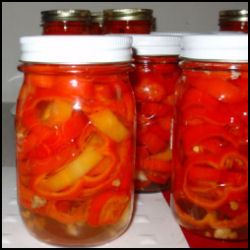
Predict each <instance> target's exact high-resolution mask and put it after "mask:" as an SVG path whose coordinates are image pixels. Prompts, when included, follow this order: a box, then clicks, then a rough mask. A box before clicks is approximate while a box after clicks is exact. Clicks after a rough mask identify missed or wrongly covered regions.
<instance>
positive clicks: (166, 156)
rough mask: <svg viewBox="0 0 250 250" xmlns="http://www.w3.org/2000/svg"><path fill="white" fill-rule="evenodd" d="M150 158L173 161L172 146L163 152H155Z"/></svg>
mask: <svg viewBox="0 0 250 250" xmlns="http://www.w3.org/2000/svg"><path fill="white" fill-rule="evenodd" d="M150 158H155V159H160V160H164V161H171V160H172V150H171V148H170V147H168V148H166V149H165V150H164V151H163V152H160V153H158V154H154V155H152V156H150Z"/></svg>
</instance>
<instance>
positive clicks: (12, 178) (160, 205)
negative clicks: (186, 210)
mask: <svg viewBox="0 0 250 250" xmlns="http://www.w3.org/2000/svg"><path fill="white" fill-rule="evenodd" d="M2 174H3V175H2V176H3V177H2V201H3V206H2V247H3V248H57V247H56V246H54V245H49V244H47V243H43V242H41V241H38V240H37V239H35V238H34V237H32V236H31V235H30V234H29V233H28V231H27V230H26V228H25V226H24V225H23V223H22V220H21V218H20V216H19V211H18V206H17V200H16V172H15V168H14V167H3V168H2ZM135 209H136V210H135V216H134V218H133V220H132V223H131V225H130V227H129V228H128V230H127V231H126V232H125V233H124V234H122V235H121V236H120V237H119V238H117V239H115V240H113V241H111V242H109V243H107V244H104V245H101V246H98V248H124V247H126V248H187V247H189V246H188V243H187V241H186V239H185V237H184V235H183V233H182V231H181V229H180V227H179V225H178V224H177V222H176V220H175V219H174V217H173V214H172V212H171V210H170V208H169V206H168V204H167V202H166V200H165V199H164V197H163V195H162V193H152V194H139V195H138V197H137V199H136V204H135Z"/></svg>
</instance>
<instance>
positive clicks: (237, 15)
mask: <svg viewBox="0 0 250 250" xmlns="http://www.w3.org/2000/svg"><path fill="white" fill-rule="evenodd" d="M219 27H220V31H241V32H244V33H247V34H248V10H244V9H242V10H222V11H220V12H219Z"/></svg>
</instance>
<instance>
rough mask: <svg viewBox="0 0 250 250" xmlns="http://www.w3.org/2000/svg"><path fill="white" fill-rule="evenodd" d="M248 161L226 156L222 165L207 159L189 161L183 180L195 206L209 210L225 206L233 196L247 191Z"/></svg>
mask: <svg viewBox="0 0 250 250" xmlns="http://www.w3.org/2000/svg"><path fill="white" fill-rule="evenodd" d="M247 176H248V161H247V159H246V158H245V157H242V156H241V155H239V154H235V153H234V152H230V153H227V154H224V155H223V156H222V157H221V159H220V160H219V162H216V161H213V160H212V161H211V160H210V161H208V159H205V158H204V156H199V157H195V158H193V160H192V159H191V158H190V160H189V163H187V166H186V171H185V177H184V184H183V188H184V192H185V194H186V195H187V197H188V199H189V200H191V201H192V202H193V203H194V204H196V205H198V206H201V207H204V208H206V209H216V208H218V207H220V206H221V205H223V204H224V203H225V201H226V200H227V199H228V197H229V195H230V193H231V192H238V191H242V190H246V189H247V187H248V178H247Z"/></svg>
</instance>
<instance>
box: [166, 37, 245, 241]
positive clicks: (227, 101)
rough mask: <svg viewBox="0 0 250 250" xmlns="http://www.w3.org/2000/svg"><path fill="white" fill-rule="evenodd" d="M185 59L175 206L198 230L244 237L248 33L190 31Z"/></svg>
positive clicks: (176, 132)
mask: <svg viewBox="0 0 250 250" xmlns="http://www.w3.org/2000/svg"><path fill="white" fill-rule="evenodd" d="M228 41H230V43H229V42H228ZM181 58H182V59H181V62H180V66H181V68H182V80H181V83H180V85H179V86H178V91H177V92H178V94H177V97H178V98H177V104H176V106H177V113H176V118H175V123H174V140H173V163H174V175H173V179H172V191H173V195H172V197H171V198H172V199H171V206H172V208H173V210H174V212H175V215H176V217H177V219H178V220H179V223H180V224H181V225H182V226H184V227H185V228H188V229H190V230H191V231H193V232H194V233H197V234H199V235H202V236H205V237H209V238H215V239H221V240H246V239H247V238H248V36H247V35H245V34H242V35H240V34H239V35H237V34H236V35H234V34H230V35H229V34H227V35H222V34H214V35H205V34H204V35H196V36H195V35H193V36H192V35H191V36H185V37H184V38H183V50H182V52H181Z"/></svg>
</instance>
